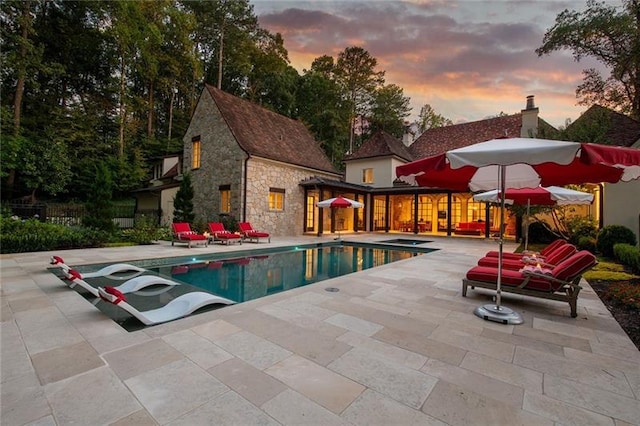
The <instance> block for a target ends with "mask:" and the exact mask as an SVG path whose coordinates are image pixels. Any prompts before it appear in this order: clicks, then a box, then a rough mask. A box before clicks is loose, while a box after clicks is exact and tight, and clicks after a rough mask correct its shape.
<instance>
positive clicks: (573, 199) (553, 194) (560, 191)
mask: <svg viewBox="0 0 640 426" xmlns="http://www.w3.org/2000/svg"><path fill="white" fill-rule="evenodd" d="M501 195H502V193H501V192H500V191H498V190H497V189H494V190H493V191H487V192H482V193H480V194H476V195H474V196H473V199H474V200H475V201H482V202H485V203H499V202H500V200H501V198H502V197H501ZM504 198H505V203H506V204H516V205H517V204H521V205H528V204H531V205H534V206H536V205H537V206H555V205H560V206H562V205H569V204H591V203H592V202H593V194H589V193H588V192H582V191H575V190H573V189H568V188H562V187H560V186H548V187H543V186H539V187H537V188H519V189H515V188H509V189H507V190H506V191H505V192H504Z"/></svg>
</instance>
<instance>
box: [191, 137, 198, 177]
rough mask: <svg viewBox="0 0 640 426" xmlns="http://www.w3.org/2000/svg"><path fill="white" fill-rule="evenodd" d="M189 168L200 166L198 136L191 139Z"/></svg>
mask: <svg viewBox="0 0 640 426" xmlns="http://www.w3.org/2000/svg"><path fill="white" fill-rule="evenodd" d="M191 155H192V157H191V168H192V169H199V168H200V136H196V137H195V138H193V139H191Z"/></svg>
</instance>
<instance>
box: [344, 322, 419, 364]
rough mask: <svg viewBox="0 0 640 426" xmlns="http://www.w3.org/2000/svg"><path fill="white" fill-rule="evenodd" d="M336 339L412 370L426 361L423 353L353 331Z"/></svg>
mask: <svg viewBox="0 0 640 426" xmlns="http://www.w3.org/2000/svg"><path fill="white" fill-rule="evenodd" d="M338 340H339V341H341V342H344V343H347V344H349V345H351V346H353V347H358V348H360V349H364V350H367V351H371V352H375V353H376V354H378V355H380V356H382V357H384V358H387V359H389V361H393V362H396V363H398V364H402V365H404V366H406V367H409V368H413V369H414V370H419V369H420V368H421V367H422V366H423V365H424V363H425V362H426V361H427V357H425V356H423V355H420V354H417V353H415V352H411V351H408V350H406V349H402V348H398V347H396V346H394V345H391V344H389V343H385V342H382V341H379V340H376V339H372V338H370V337H367V336H363V335H362V334H359V333H355V332H353V331H349V332H347V333H345V334H344V335H342V336H340V337H339V338H338Z"/></svg>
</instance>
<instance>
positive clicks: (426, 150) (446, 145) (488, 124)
mask: <svg viewBox="0 0 640 426" xmlns="http://www.w3.org/2000/svg"><path fill="white" fill-rule="evenodd" d="M521 127H522V114H513V115H505V116H502V117H494V118H488V119H486V120H479V121H472V122H469V123H461V124H454V125H451V126H444V127H436V128H433V129H428V130H425V131H424V133H422V134H421V135H420V137H418V139H416V140H415V142H413V143H412V144H411V146H410V147H409V150H410V151H411V153H412V154H413V156H414V158H423V157H427V156H430V155H436V154H440V153H443V152H445V151H449V150H451V149H456V148H462V147H465V146H469V145H473V144H476V143H479V142H484V141H488V140H490V139H495V138H504V137H507V138H519V137H520V128H521Z"/></svg>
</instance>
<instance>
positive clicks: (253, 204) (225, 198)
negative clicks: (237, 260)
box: [183, 85, 342, 236]
mask: <svg viewBox="0 0 640 426" xmlns="http://www.w3.org/2000/svg"><path fill="white" fill-rule="evenodd" d="M183 142H184V151H183V155H184V165H183V172H184V173H190V174H191V179H192V183H193V189H194V200H193V203H194V212H195V214H196V217H198V218H199V219H201V220H206V221H215V220H218V218H219V217H220V215H229V216H231V217H233V218H235V219H236V220H238V221H247V222H251V224H252V225H253V226H254V228H257V229H264V230H267V231H268V232H270V233H271V235H274V236H278V235H299V234H302V233H303V232H304V229H305V227H304V224H305V209H306V208H307V205H306V202H307V201H308V200H307V198H306V197H305V190H304V188H303V187H301V186H300V185H299V183H300V182H301V181H303V180H306V179H309V178H311V177H318V178H322V179H328V180H336V181H339V180H341V176H342V175H341V174H340V173H339V172H338V171H337V170H336V168H335V167H334V166H333V164H331V161H330V160H329V159H328V157H327V156H326V155H325V153H324V151H323V150H322V149H321V147H320V144H319V143H318V142H317V141H316V140H315V139H314V138H313V136H312V135H311V133H310V132H309V131H308V130H307V128H306V127H305V126H304V124H303V123H301V122H299V121H296V120H292V119H290V118H287V117H285V116H282V115H279V114H277V113H274V112H272V111H270V110H267V109H266V108H263V107H261V106H259V105H256V104H254V103H252V102H249V101H246V100H243V99H240V98H238V97H236V96H233V95H230V94H228V93H225V92H224V91H222V90H219V89H217V88H215V87H213V86H210V85H206V86H205V88H204V89H203V91H202V93H201V95H200V98H199V99H198V103H197V105H196V108H195V110H194V112H193V115H192V117H191V122H190V123H189V127H188V128H187V131H186V133H185V135H184V137H183ZM316 201H317V200H316Z"/></svg>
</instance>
